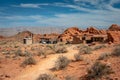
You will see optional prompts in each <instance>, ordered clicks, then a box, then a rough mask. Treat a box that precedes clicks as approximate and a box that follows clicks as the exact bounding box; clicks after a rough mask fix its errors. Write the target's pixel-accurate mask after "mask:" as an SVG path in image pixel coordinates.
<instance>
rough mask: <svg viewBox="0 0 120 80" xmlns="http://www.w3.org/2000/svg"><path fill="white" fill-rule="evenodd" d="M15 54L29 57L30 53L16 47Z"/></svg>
mask: <svg viewBox="0 0 120 80" xmlns="http://www.w3.org/2000/svg"><path fill="white" fill-rule="evenodd" d="M15 55H16V56H21V57H29V56H32V54H31V53H30V52H28V51H25V52H22V50H20V49H18V50H17V51H16V52H15Z"/></svg>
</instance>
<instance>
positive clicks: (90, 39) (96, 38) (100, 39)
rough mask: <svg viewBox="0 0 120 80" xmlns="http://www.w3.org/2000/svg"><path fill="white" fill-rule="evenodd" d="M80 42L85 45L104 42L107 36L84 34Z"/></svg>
mask: <svg viewBox="0 0 120 80" xmlns="http://www.w3.org/2000/svg"><path fill="white" fill-rule="evenodd" d="M82 41H83V42H85V43H92V42H106V41H107V35H92V34H88V35H86V34H84V35H83V36H82Z"/></svg>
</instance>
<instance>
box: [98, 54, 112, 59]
mask: <svg viewBox="0 0 120 80" xmlns="http://www.w3.org/2000/svg"><path fill="white" fill-rule="evenodd" d="M109 56H110V53H102V54H101V55H100V56H99V57H98V60H103V59H105V58H108V57H109Z"/></svg>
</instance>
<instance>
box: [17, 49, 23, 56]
mask: <svg viewBox="0 0 120 80" xmlns="http://www.w3.org/2000/svg"><path fill="white" fill-rule="evenodd" d="M15 55H16V56H23V53H22V50H20V49H18V50H17V51H16V52H15Z"/></svg>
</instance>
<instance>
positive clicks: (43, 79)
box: [37, 74, 58, 80]
mask: <svg viewBox="0 0 120 80" xmlns="http://www.w3.org/2000/svg"><path fill="white" fill-rule="evenodd" d="M37 80H58V79H57V78H56V77H55V76H53V75H50V74H41V75H40V76H39V77H38V78H37Z"/></svg>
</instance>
